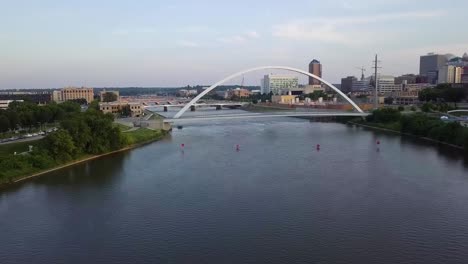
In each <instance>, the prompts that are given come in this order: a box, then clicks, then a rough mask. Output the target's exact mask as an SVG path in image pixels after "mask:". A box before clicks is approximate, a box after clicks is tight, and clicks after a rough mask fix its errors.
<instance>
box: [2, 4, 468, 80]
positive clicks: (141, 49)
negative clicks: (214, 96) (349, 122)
mask: <svg viewBox="0 0 468 264" xmlns="http://www.w3.org/2000/svg"><path fill="white" fill-rule="evenodd" d="M370 3H372V4H370ZM466 8H468V3H466V2H465V1H454V3H452V5H450V6H447V7H441V4H440V1H425V2H424V6H420V4H418V3H407V2H403V1H392V3H386V2H385V1H372V2H370V1H367V0H366V1H359V2H358V3H355V2H353V3H352V4H351V2H350V1H337V2H336V3H319V2H318V1H297V2H296V3H294V4H285V3H268V2H266V1H256V2H255V3H251V2H247V1H237V2H235V3H217V2H215V1H198V2H197V3H196V4H195V3H192V2H188V1H158V3H153V2H151V1H140V2H139V3H138V4H132V3H131V2H124V1H103V2H100V3H94V2H92V1H81V2H80V3H79V4H71V3H61V2H59V1H41V2H40V3H35V2H33V1H15V2H9V3H5V4H4V5H3V8H2V10H3V11H4V12H3V13H2V16H1V18H0V22H2V23H0V29H1V32H2V33H0V42H1V43H2V47H3V49H1V50H0V57H1V58H2V59H1V60H0V72H2V78H0V89H9V88H11V89H21V88H57V87H64V86H68V85H77V86H92V87H106V86H107V87H112V86H118V87H125V86H142V87H146V86H153V87H154V86H160V87H172V86H185V85H196V84H211V83H213V82H215V81H218V80H219V79H221V78H223V77H225V76H226V75H228V74H230V73H233V72H237V71H239V70H242V69H245V68H249V67H253V66H261V65H284V66H291V67H297V68H301V69H307V67H308V63H309V62H310V61H311V60H312V59H314V58H316V59H318V60H320V61H321V63H322V64H323V65H324V71H323V77H324V79H326V80H329V81H330V82H333V83H339V81H340V79H341V78H342V77H344V76H350V75H354V76H359V75H360V71H359V70H357V69H356V67H360V66H364V67H366V68H367V69H368V71H367V74H366V75H367V76H369V75H370V67H371V61H372V57H373V55H374V54H375V53H378V54H379V58H380V59H381V60H382V66H383V69H382V70H381V73H384V74H390V75H395V76H399V75H401V74H406V73H415V74H417V73H418V69H419V56H421V55H424V54H427V53H429V52H435V53H440V54H445V53H453V54H455V55H457V56H461V55H462V54H463V53H464V52H467V51H468V45H467V43H468V36H466V34H463V29H462V27H458V26H454V25H457V24H463V10H464V9H466ZM226 12H229V14H230V16H228V17H226V16H225V15H223V14H225V13H226ZM232 14H239V15H238V16H233V15H232ZM262 75H264V73H258V74H252V75H249V76H246V79H245V80H246V85H259V81H258V80H259V79H260V78H259V76H262ZM301 80H302V79H301ZM302 82H303V81H302Z"/></svg>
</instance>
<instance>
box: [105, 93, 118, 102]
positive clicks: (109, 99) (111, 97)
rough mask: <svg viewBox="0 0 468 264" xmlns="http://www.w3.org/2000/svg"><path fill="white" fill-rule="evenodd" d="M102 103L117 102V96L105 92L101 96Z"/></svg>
mask: <svg viewBox="0 0 468 264" xmlns="http://www.w3.org/2000/svg"><path fill="white" fill-rule="evenodd" d="M102 101H103V102H106V103H107V102H115V101H117V94H115V93H113V92H105V93H104V94H103V95H102Z"/></svg>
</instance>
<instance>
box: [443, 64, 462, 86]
mask: <svg viewBox="0 0 468 264" xmlns="http://www.w3.org/2000/svg"><path fill="white" fill-rule="evenodd" d="M462 74H463V68H462V67H456V66H452V65H445V66H443V67H441V68H440V69H439V78H438V82H437V83H461V82H462Z"/></svg>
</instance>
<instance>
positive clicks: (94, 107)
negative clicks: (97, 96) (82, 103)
mask: <svg viewBox="0 0 468 264" xmlns="http://www.w3.org/2000/svg"><path fill="white" fill-rule="evenodd" d="M88 111H99V101H97V100H94V101H92V102H91V103H90V104H89V105H88Z"/></svg>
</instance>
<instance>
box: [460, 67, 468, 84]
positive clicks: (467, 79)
mask: <svg viewBox="0 0 468 264" xmlns="http://www.w3.org/2000/svg"><path fill="white" fill-rule="evenodd" d="M461 83H464V84H468V66H466V67H464V68H463V73H462V76H461Z"/></svg>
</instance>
